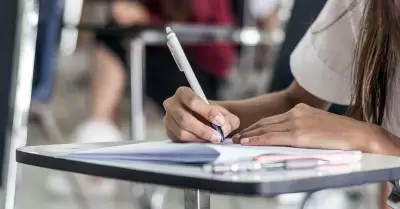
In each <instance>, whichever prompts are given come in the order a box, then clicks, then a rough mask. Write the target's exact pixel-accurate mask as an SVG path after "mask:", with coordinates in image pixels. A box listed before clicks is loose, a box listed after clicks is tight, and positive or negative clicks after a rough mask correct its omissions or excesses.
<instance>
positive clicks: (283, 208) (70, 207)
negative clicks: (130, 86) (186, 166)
mask: <svg viewBox="0 0 400 209" xmlns="http://www.w3.org/2000/svg"><path fill="white" fill-rule="evenodd" d="M88 56H90V55H87V54H83V55H82V54H81V55H77V56H74V57H70V58H63V59H61V60H60V63H61V67H60V68H61V69H60V71H59V74H58V77H59V79H58V85H57V88H56V91H55V95H54V100H53V102H52V105H51V109H52V110H53V112H54V114H55V117H56V120H57V123H58V125H59V126H60V127H62V131H63V134H64V136H65V142H66V143H67V142H68V136H69V135H70V133H72V131H73V130H74V128H75V127H76V125H77V124H79V123H80V122H81V121H83V120H84V119H85V117H86V115H87V111H86V104H87V102H86V96H87V86H86V87H85V85H83V86H80V85H76V83H74V82H72V80H76V79H75V78H76V77H82V75H85V74H86V73H87V72H86V71H85V69H89V66H88V62H87V61H86V60H88ZM82 83H84V84H85V82H82ZM147 133H148V138H149V139H156V138H160V137H164V136H163V130H162V128H161V126H160V124H158V125H157V123H154V121H153V122H151V125H150V126H149V127H148V132H147ZM45 138H46V136H44V135H43V133H42V132H41V131H40V129H39V128H38V126H37V125H35V124H31V125H30V128H29V144H43V143H45V140H43V139H45ZM20 168H22V181H21V184H20V185H19V187H18V191H17V201H16V202H17V208H18V209H28V208H29V209H39V208H40V209H53V208H57V209H75V208H76V209H79V208H80V207H79V205H77V204H76V201H75V199H74V198H72V197H56V196H54V195H52V194H49V192H48V191H46V189H45V187H44V185H45V182H46V176H47V175H48V173H49V170H46V169H41V168H35V167H29V166H20ZM120 184H121V186H120V191H119V194H118V198H115V199H112V200H104V199H93V198H89V202H90V205H91V208H96V209H103V208H104V209H105V208H107V209H113V208H115V209H127V208H138V207H137V206H135V205H134V204H133V200H132V195H131V192H130V184H129V183H127V182H121V183H120ZM366 191H368V192H364V194H365V195H366V198H364V201H363V202H364V205H366V206H365V207H362V208H368V209H373V208H376V207H374V204H376V201H375V199H374V198H373V197H375V196H374V195H370V193H371V192H370V191H371V189H369V190H366ZM317 196H318V197H317V198H314V199H316V200H313V201H311V202H312V203H313V204H311V205H310V206H309V207H308V208H323V209H330V208H332V209H338V208H356V207H355V206H354V205H351V204H350V205H349V204H348V201H346V200H345V199H344V196H343V193H340V192H332V191H326V192H322V193H320V194H318V195H317ZM317 200H318V201H317ZM367 200H368V201H367ZM211 204H212V207H213V208H218V209H228V208H232V209H241V208H251V209H258V208H269V209H291V208H298V202H294V203H293V204H285V205H282V204H277V201H276V199H267V198H240V197H226V196H212V203H211ZM166 208H168V209H176V208H183V196H182V191H181V190H178V189H172V190H171V191H170V192H169V194H168V196H167V204H166Z"/></svg>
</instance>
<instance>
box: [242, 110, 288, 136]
mask: <svg viewBox="0 0 400 209" xmlns="http://www.w3.org/2000/svg"><path fill="white" fill-rule="evenodd" d="M287 120H289V115H288V113H283V114H280V115H275V116H271V117H268V118H264V119H262V120H260V121H259V122H257V123H255V124H253V125H251V126H249V127H248V128H246V129H243V130H242V131H241V132H240V133H244V132H249V131H251V130H254V129H258V128H260V127H264V126H268V125H272V124H277V123H282V122H285V121H287Z"/></svg>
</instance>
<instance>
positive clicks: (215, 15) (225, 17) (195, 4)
mask: <svg viewBox="0 0 400 209" xmlns="http://www.w3.org/2000/svg"><path fill="white" fill-rule="evenodd" d="M159 1H162V0H146V1H145V2H146V3H145V5H146V7H147V8H148V10H149V12H150V19H151V20H150V22H151V23H152V24H165V23H166V20H165V19H163V18H162V16H161V14H162V13H161V10H160V2H159ZM186 23H188V24H190V23H192V24H202V25H205V24H208V25H226V26H233V25H235V23H234V17H233V15H232V7H231V3H230V0H192V18H190V20H188V21H187V22H186ZM182 45H183V44H182ZM184 48H185V51H186V52H187V53H188V55H189V56H190V57H192V59H194V61H196V62H197V63H198V64H200V65H201V66H202V67H203V68H204V69H205V70H207V71H208V72H209V73H211V74H212V75H213V76H215V77H216V78H218V79H223V78H225V77H226V76H227V75H228V74H229V72H230V69H231V67H232V65H233V64H234V62H235V53H234V46H233V44H231V43H229V42H227V43H218V44H213V43H210V44H201V45H193V46H184Z"/></svg>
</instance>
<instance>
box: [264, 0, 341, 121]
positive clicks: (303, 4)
mask: <svg viewBox="0 0 400 209" xmlns="http://www.w3.org/2000/svg"><path fill="white" fill-rule="evenodd" d="M325 3H326V0H308V1H302V0H296V1H295V3H294V7H293V10H292V16H291V18H290V20H289V22H288V24H287V26H286V39H285V41H284V42H283V44H282V47H281V49H280V51H279V54H278V58H277V61H276V64H275V73H274V76H273V79H272V83H271V86H270V88H269V90H268V91H270V92H275V91H280V90H283V89H285V88H287V87H288V86H289V85H290V84H291V83H292V82H293V75H292V73H291V71H290V66H289V62H290V54H291V53H292V51H293V50H294V48H295V47H296V45H297V43H299V41H300V40H301V38H302V37H303V36H304V34H305V33H306V31H307V29H308V28H309V27H310V25H311V23H312V22H313V20H314V19H315V18H316V17H317V16H318V14H319V12H320V11H321V10H322V8H323V6H324V5H325ZM346 109H347V107H346V106H340V105H332V107H331V109H330V112H333V113H337V114H343V113H344V112H345V111H346Z"/></svg>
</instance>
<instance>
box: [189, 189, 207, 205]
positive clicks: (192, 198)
mask: <svg viewBox="0 0 400 209" xmlns="http://www.w3.org/2000/svg"><path fill="white" fill-rule="evenodd" d="M184 198H185V209H210V193H209V192H205V191H200V190H191V189H185V190H184Z"/></svg>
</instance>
